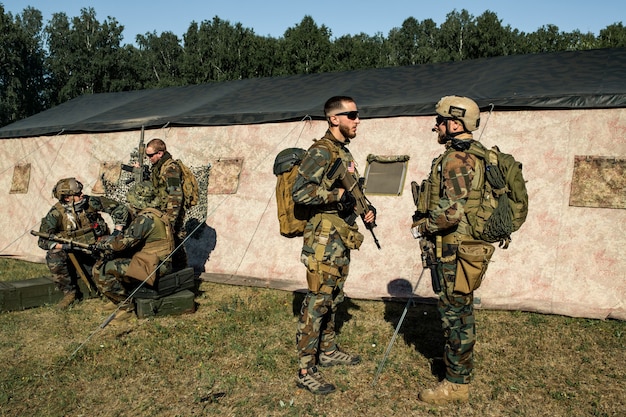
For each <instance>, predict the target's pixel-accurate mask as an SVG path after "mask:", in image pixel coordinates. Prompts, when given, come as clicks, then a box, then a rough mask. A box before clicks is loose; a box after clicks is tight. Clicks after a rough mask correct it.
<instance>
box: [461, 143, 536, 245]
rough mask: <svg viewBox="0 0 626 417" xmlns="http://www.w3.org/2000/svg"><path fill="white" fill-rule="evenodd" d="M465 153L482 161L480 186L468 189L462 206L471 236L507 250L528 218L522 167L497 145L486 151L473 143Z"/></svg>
mask: <svg viewBox="0 0 626 417" xmlns="http://www.w3.org/2000/svg"><path fill="white" fill-rule="evenodd" d="M465 152H467V153H469V154H472V155H476V156H477V157H478V158H479V159H480V160H481V161H483V162H484V178H483V180H482V183H483V185H482V187H479V188H478V189H473V190H472V192H471V193H470V195H469V196H468V201H467V204H466V206H465V211H466V215H467V219H468V222H469V225H470V228H471V234H472V237H473V238H474V239H480V240H484V241H486V242H490V243H493V242H500V246H501V247H503V248H507V247H508V244H509V242H510V241H511V234H512V233H513V232H515V231H516V230H518V229H519V228H520V227H521V226H522V224H523V223H524V221H526V216H527V215H528V192H527V191H526V181H525V179H524V176H523V175H522V164H521V163H520V162H518V161H516V160H515V158H514V157H513V156H512V155H510V154H507V153H504V152H500V149H498V147H497V146H494V147H492V148H491V149H487V148H485V147H484V146H483V145H482V144H481V143H480V142H476V141H473V142H472V144H471V146H470V148H469V149H467V150H466V151H465Z"/></svg>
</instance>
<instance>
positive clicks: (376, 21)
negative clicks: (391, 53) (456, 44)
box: [0, 0, 626, 43]
mask: <svg viewBox="0 0 626 417" xmlns="http://www.w3.org/2000/svg"><path fill="white" fill-rule="evenodd" d="M0 3H2V4H3V5H4V9H5V12H11V13H12V14H14V15H15V14H17V13H21V12H22V10H23V9H24V8H25V7H26V6H32V7H34V8H36V9H39V10H40V11H41V12H42V13H43V18H44V22H47V21H48V20H49V19H50V18H51V16H52V13H55V12H64V13H65V14H67V15H68V17H70V18H72V17H74V16H78V15H80V9H81V8H83V7H93V8H94V9H95V11H96V17H97V19H98V20H99V21H100V22H102V21H104V20H105V19H106V18H107V17H109V16H111V17H114V18H115V19H116V20H117V21H118V22H119V23H120V24H121V25H123V26H124V32H123V34H124V41H123V43H134V40H135V36H136V35H137V34H144V33H146V32H153V31H156V33H157V34H161V33H162V32H165V31H170V32H173V33H175V34H176V35H178V37H179V38H181V39H182V35H183V34H184V33H185V31H186V30H187V28H188V27H189V24H190V23H191V22H192V21H196V22H198V23H200V22H202V21H205V20H212V19H213V17H215V16H218V17H219V18H220V19H222V20H227V21H229V22H230V23H231V24H235V23H241V24H242V25H243V26H244V27H246V28H250V29H253V30H254V33H256V34H257V35H260V36H266V35H269V36H272V37H280V36H282V35H283V34H284V33H285V30H287V29H288V28H289V27H293V26H295V25H296V24H298V23H300V22H301V21H302V18H303V17H304V16H305V15H309V16H312V17H313V20H314V21H315V22H316V23H317V25H318V26H321V25H325V26H327V27H328V28H330V29H331V31H332V37H333V38H336V37H339V36H342V35H346V34H349V35H356V34H358V33H366V34H368V35H375V34H376V33H382V34H383V35H384V36H387V35H388V34H389V31H390V30H391V29H393V28H394V27H400V26H401V25H402V22H403V21H404V20H405V19H406V18H408V17H411V16H412V17H414V18H415V19H417V20H418V21H422V20H425V19H433V20H434V21H435V23H437V25H440V24H441V23H443V22H444V21H445V20H446V15H447V14H448V13H450V12H451V11H453V10H455V9H456V10H457V11H460V10H462V9H466V10H467V11H468V12H469V13H470V14H472V15H473V16H475V17H476V16H479V15H481V14H482V13H483V12H484V11H485V10H491V11H492V12H495V13H496V15H497V16H498V18H499V19H500V20H501V22H502V25H503V26H506V25H510V26H511V27H512V28H514V29H519V30H520V31H524V32H534V31H536V30H537V29H538V28H540V27H541V26H544V25H548V24H553V25H556V26H558V27H559V29H560V30H561V31H566V32H571V31H573V30H576V29H578V30H580V31H581V32H583V33H587V32H592V33H594V34H595V35H598V34H599V32H600V30H601V29H604V28H605V27H606V26H608V25H611V24H613V23H620V22H621V23H624V22H623V20H624V18H625V16H626V1H624V0H595V1H594V0H570V1H568V2H565V1H563V0H558V1H555V0H523V1H520V0H498V1H491V0H484V1H481V0H476V1H471V0H470V1H467V0H465V1H457V0H448V1H429V2H423V1H418V0H376V1H374V0H361V1H358V0H351V1H346V0H333V1H327V0H317V1H315V0H313V1H298V0H269V1H259V0H236V1H232V0H220V1H217V0H208V1H207V0H179V1H171V0H169V1H166V0H149V1H148V0H124V1H121V0H100V1H87V0H0Z"/></svg>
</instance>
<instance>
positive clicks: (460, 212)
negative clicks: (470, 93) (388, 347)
mask: <svg viewBox="0 0 626 417" xmlns="http://www.w3.org/2000/svg"><path fill="white" fill-rule="evenodd" d="M435 110H436V112H437V118H436V122H435V127H434V128H433V129H432V130H433V132H437V138H438V142H439V143H440V144H442V145H445V148H446V149H445V151H444V153H443V154H442V155H440V156H439V157H438V158H436V159H435V160H434V161H433V165H432V168H431V172H430V176H429V178H428V182H429V183H430V187H431V188H430V189H431V190H432V191H431V194H430V195H431V198H430V203H429V207H428V216H427V217H425V218H424V219H421V220H419V221H418V222H417V224H415V225H414V227H415V230H416V231H417V234H418V235H422V236H426V237H427V238H429V240H431V239H432V240H433V241H436V242H437V252H438V259H437V267H438V272H439V273H438V275H439V276H438V279H439V283H440V287H441V289H442V290H441V292H440V293H439V294H438V295H439V302H438V310H439V313H440V316H441V321H442V327H443V331H444V337H445V339H446V343H445V347H444V364H445V367H446V376H445V379H444V380H443V381H442V382H441V383H440V384H439V385H438V386H437V387H435V388H434V389H426V390H423V391H421V392H420V393H419V399H420V400H422V401H425V402H428V403H432V404H445V403H448V402H468V401H469V383H470V381H471V379H472V370H473V367H474V366H473V357H474V354H473V352H474V343H475V340H476V328H475V323H474V308H473V302H474V295H473V292H472V293H469V294H462V293H459V292H455V291H454V281H455V277H456V269H457V248H458V245H459V243H460V242H462V241H470V240H473V238H472V237H471V236H470V234H471V231H470V230H469V229H468V227H469V225H468V222H467V218H466V216H465V214H464V207H465V205H466V204H467V202H468V194H469V191H470V189H471V184H472V180H473V179H474V176H475V174H476V165H477V159H476V157H475V156H474V155H471V154H469V153H467V152H464V151H465V150H467V149H468V148H469V146H470V144H471V143H472V141H473V136H472V131H474V130H476V129H478V125H479V123H480V109H479V108H478V105H477V104H476V103H475V102H474V101H473V100H471V99H469V98H467V97H459V96H447V97H443V98H442V99H441V100H440V101H439V102H438V103H437V105H436V106H435ZM438 236H439V238H437V237H438Z"/></svg>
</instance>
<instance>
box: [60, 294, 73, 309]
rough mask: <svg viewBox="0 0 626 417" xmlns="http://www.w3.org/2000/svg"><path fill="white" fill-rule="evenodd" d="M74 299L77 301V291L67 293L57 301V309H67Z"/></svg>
mask: <svg viewBox="0 0 626 417" xmlns="http://www.w3.org/2000/svg"><path fill="white" fill-rule="evenodd" d="M74 301H76V293H75V292H68V293H65V295H64V296H63V298H61V301H59V302H58V303H57V309H59V310H67V308H68V307H69V306H71V305H72V303H73V302H74Z"/></svg>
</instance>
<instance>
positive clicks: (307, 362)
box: [293, 96, 375, 394]
mask: <svg viewBox="0 0 626 417" xmlns="http://www.w3.org/2000/svg"><path fill="white" fill-rule="evenodd" d="M324 115H325V116H326V120H327V121H328V130H327V131H326V134H325V135H324V137H323V138H321V139H319V140H316V141H315V143H314V144H313V145H312V146H311V147H310V148H309V149H308V150H307V152H306V154H305V156H304V158H303V159H302V163H301V164H300V167H299V169H298V177H297V179H296V182H295V184H294V188H293V199H294V201H295V202H296V203H299V204H303V205H306V206H309V207H310V208H311V210H312V217H311V218H310V219H309V221H308V223H307V225H306V228H305V230H304V245H303V247H302V254H301V261H302V263H304V265H305V266H306V268H307V270H306V275H307V285H308V293H307V295H306V296H305V298H304V300H303V302H302V307H301V311H300V319H299V321H298V328H297V333H296V344H297V349H298V357H299V366H300V371H299V373H298V377H297V380H296V383H297V385H298V386H299V387H300V388H306V389H308V390H309V391H311V392H312V393H313V394H328V393H331V392H333V391H334V390H335V386H334V385H333V384H331V383H328V382H326V381H325V380H324V378H323V377H322V375H321V374H320V372H319V371H318V369H317V366H318V365H319V366H336V365H356V364H358V363H359V362H360V361H361V358H360V357H359V356H357V355H352V354H349V353H347V352H344V351H342V350H341V349H340V348H339V346H338V345H337V342H336V340H335V314H336V312H337V307H338V305H339V304H340V303H341V302H342V301H343V299H344V293H343V287H344V284H345V281H346V278H347V276H348V270H349V265H350V250H351V249H358V246H359V245H360V243H361V242H362V241H363V236H362V235H361V234H360V233H359V232H358V230H357V229H358V227H357V226H356V224H352V225H351V224H348V223H347V222H346V221H345V220H344V219H346V218H349V217H351V215H352V214H353V212H354V207H355V202H356V201H355V198H354V196H352V194H351V193H350V192H349V191H346V190H345V189H344V188H343V187H342V185H341V181H339V180H338V179H336V178H334V177H333V176H332V175H329V171H331V167H332V166H333V164H334V163H335V161H337V159H338V158H341V161H342V163H343V164H344V166H345V168H346V171H347V172H348V173H349V174H350V175H354V176H355V178H356V179H357V180H358V172H357V171H356V168H355V162H354V158H353V157H352V154H351V153H350V151H349V150H348V148H347V145H348V144H349V143H350V140H351V139H354V138H355V137H356V132H357V127H358V125H359V123H360V120H359V113H358V110H357V106H356V103H355V101H354V100H353V99H352V98H351V97H346V96H336V97H331V98H330V99H328V100H327V101H326V104H325V105H324ZM363 220H364V222H365V223H372V224H373V223H374V222H375V213H374V210H373V208H372V209H371V210H370V211H368V212H367V213H366V214H365V216H364V218H363Z"/></svg>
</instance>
